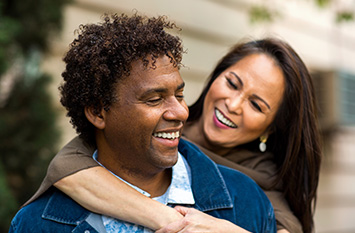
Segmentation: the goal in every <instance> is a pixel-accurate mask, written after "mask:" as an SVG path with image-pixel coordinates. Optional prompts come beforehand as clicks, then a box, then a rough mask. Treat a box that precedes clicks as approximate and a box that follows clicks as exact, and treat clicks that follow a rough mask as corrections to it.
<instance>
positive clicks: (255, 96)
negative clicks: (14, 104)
mask: <svg viewBox="0 0 355 233" xmlns="http://www.w3.org/2000/svg"><path fill="white" fill-rule="evenodd" d="M253 97H254V98H257V99H258V100H260V101H262V102H263V103H264V104H265V105H266V107H267V108H268V109H269V110H270V109H271V108H270V105H269V104H268V103H267V102H266V101H265V100H263V99H262V98H261V97H259V96H257V95H255V94H253Z"/></svg>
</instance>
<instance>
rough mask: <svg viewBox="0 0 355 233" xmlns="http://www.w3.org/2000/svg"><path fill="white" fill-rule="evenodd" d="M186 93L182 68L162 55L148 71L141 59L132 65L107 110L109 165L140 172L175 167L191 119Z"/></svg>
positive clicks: (119, 84)
mask: <svg viewBox="0 0 355 233" xmlns="http://www.w3.org/2000/svg"><path fill="white" fill-rule="evenodd" d="M183 91H184V81H183V80H182V78H181V76H180V73H179V70H178V68H177V67H175V66H174V65H173V63H172V62H171V61H170V58H168V57H167V56H161V57H159V58H158V59H157V61H156V63H155V65H154V68H153V67H152V65H151V64H149V65H148V67H147V68H145V67H144V66H143V62H142V61H141V60H138V61H136V62H133V63H132V70H131V73H130V76H128V77H125V78H124V79H123V80H121V81H119V83H118V84H116V94H117V101H116V102H114V103H113V104H112V105H111V106H110V110H109V111H107V112H104V115H105V116H104V119H105V128H104V129H103V131H102V132H103V137H104V140H105V141H106V144H107V146H108V147H109V150H107V151H106V150H105V153H107V152H109V153H110V157H111V161H114V163H115V164H116V165H118V164H117V163H119V167H121V168H123V169H125V170H126V169H127V170H128V171H130V172H133V173H138V174H146V173H147V172H148V173H149V174H154V173H156V172H159V171H162V170H164V169H165V168H170V167H172V166H173V165H174V164H175V163H176V162H177V153H178V143H179V139H180V136H181V132H182V127H183V125H184V123H185V121H186V119H187V117H188V108H187V106H186V103H185V101H184V98H183ZM99 159H100V151H99ZM104 165H105V166H106V167H108V168H109V169H110V170H111V169H112V171H113V170H116V169H114V167H116V168H117V166H116V165H113V164H104Z"/></svg>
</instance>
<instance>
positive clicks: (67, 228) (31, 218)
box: [9, 187, 90, 233]
mask: <svg viewBox="0 0 355 233" xmlns="http://www.w3.org/2000/svg"><path fill="white" fill-rule="evenodd" d="M89 213H90V212H89V211H87V210H85V209H84V208H82V207H81V206H79V205H78V204H76V203H75V202H74V201H73V200H72V199H70V198H69V197H68V196H67V195H65V194H64V193H62V192H61V191H59V190H57V189H56V188H54V187H53V188H51V189H50V190H48V191H47V192H45V193H44V194H43V195H41V196H40V197H39V198H38V199H37V200H35V201H34V202H32V203H30V204H29V205H26V206H24V207H22V208H21V209H20V210H19V211H18V212H17V214H16V215H15V217H14V218H13V220H12V222H11V227H10V231H9V232H10V233H11V232H43V231H46V229H47V230H49V231H52V230H53V229H54V230H55V229H56V230H59V231H61V232H71V229H72V228H73V226H75V225H77V223H78V221H83V220H84V219H85V218H86V216H87V215H88V214H89ZM63 223H64V224H63Z"/></svg>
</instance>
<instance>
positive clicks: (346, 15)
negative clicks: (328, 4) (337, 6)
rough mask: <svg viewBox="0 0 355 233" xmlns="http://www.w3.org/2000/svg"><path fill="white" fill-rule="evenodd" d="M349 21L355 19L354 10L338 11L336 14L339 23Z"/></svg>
mask: <svg viewBox="0 0 355 233" xmlns="http://www.w3.org/2000/svg"><path fill="white" fill-rule="evenodd" d="M349 21H354V12H352V11H343V12H338V13H337V16H336V22H337V23H342V22H349Z"/></svg>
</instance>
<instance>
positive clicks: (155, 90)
mask: <svg viewBox="0 0 355 233" xmlns="http://www.w3.org/2000/svg"><path fill="white" fill-rule="evenodd" d="M184 87H185V82H183V83H181V84H180V85H179V86H178V87H177V88H176V90H180V89H183V88H184ZM164 92H168V88H153V89H149V90H147V91H146V92H144V94H143V96H146V95H149V94H152V93H164Z"/></svg>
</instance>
